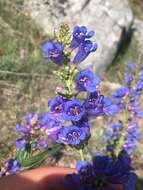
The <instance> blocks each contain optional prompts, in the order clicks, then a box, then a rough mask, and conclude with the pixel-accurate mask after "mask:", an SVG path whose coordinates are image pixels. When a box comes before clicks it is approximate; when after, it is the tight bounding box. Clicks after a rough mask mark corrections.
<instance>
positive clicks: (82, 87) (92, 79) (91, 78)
mask: <svg viewBox="0 0 143 190" xmlns="http://www.w3.org/2000/svg"><path fill="white" fill-rule="evenodd" d="M99 83H100V78H99V76H95V75H94V74H93V72H92V71H90V70H89V69H85V70H82V71H80V72H79V73H78V74H77V76H76V84H77V90H79V91H88V92H95V91H96V90H97V87H98V86H99Z"/></svg>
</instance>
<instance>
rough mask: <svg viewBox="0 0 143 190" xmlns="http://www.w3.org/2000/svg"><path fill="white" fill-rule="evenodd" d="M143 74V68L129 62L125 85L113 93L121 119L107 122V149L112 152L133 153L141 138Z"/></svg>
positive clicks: (125, 74)
mask: <svg viewBox="0 0 143 190" xmlns="http://www.w3.org/2000/svg"><path fill="white" fill-rule="evenodd" d="M142 75H143V72H142V68H141V69H139V71H137V68H136V66H135V64H133V63H130V64H128V65H127V68H126V70H125V73H124V76H125V77H124V80H125V81H124V85H123V86H122V87H120V88H119V89H117V90H116V91H115V92H113V94H112V97H113V99H114V101H115V102H116V105H117V106H118V109H119V113H120V115H121V117H119V118H120V120H119V121H117V120H116V122H114V121H113V122H106V126H107V127H106V132H105V133H106V135H105V139H106V143H107V144H108V146H107V149H108V150H109V151H111V152H115V149H116V150H117V149H118V150H117V151H118V152H119V151H120V150H121V149H123V150H125V151H126V152H127V153H128V154H129V155H132V154H133V152H134V150H135V148H136V146H137V142H138V140H139V139H140V130H139V119H140V118H143V112H142V111H141V108H140V103H139V100H140V99H139V98H140V95H141V92H142V90H143V86H142V82H143V80H142ZM118 152H117V153H118Z"/></svg>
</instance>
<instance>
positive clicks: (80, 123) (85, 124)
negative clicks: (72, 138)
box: [73, 115, 90, 128]
mask: <svg viewBox="0 0 143 190" xmlns="http://www.w3.org/2000/svg"><path fill="white" fill-rule="evenodd" d="M73 124H74V125H77V126H79V127H87V128H89V127H90V121H89V119H88V116H87V115H84V116H83V117H82V118H81V119H80V120H79V121H76V122H73Z"/></svg>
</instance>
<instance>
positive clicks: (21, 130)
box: [16, 122, 30, 134]
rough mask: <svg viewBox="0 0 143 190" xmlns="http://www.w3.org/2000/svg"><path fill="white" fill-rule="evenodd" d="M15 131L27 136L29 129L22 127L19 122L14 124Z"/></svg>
mask: <svg viewBox="0 0 143 190" xmlns="http://www.w3.org/2000/svg"><path fill="white" fill-rule="evenodd" d="M16 131H17V132H21V133H24V134H28V133H29V132H30V128H28V127H25V126H23V125H22V124H21V122H19V123H17V124H16Z"/></svg>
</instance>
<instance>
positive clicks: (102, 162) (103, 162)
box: [93, 155, 112, 176]
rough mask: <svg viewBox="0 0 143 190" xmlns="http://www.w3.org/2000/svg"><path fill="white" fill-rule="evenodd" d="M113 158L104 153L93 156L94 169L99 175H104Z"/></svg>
mask: <svg viewBox="0 0 143 190" xmlns="http://www.w3.org/2000/svg"><path fill="white" fill-rule="evenodd" d="M111 163H112V159H111V158H109V157H108V156H104V155H95V156H93V169H94V172H95V174H96V175H97V176H104V175H106V173H107V172H108V171H109V169H110V165H111Z"/></svg>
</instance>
